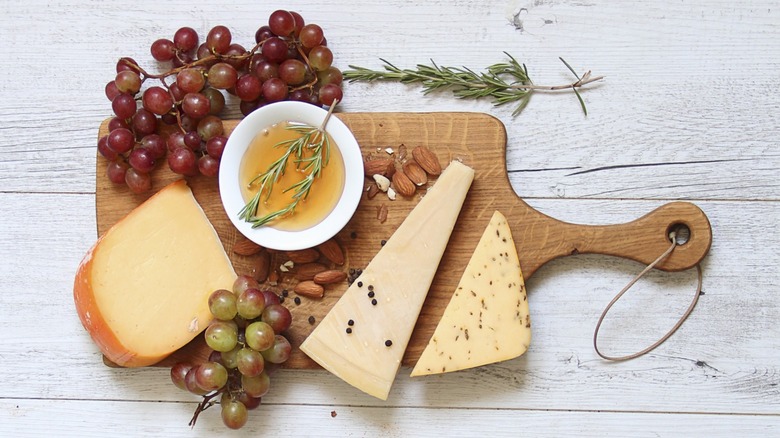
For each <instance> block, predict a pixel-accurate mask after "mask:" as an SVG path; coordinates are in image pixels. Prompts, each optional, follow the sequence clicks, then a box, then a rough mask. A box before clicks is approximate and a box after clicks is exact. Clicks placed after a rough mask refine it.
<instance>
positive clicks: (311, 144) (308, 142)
mask: <svg viewBox="0 0 780 438" xmlns="http://www.w3.org/2000/svg"><path fill="white" fill-rule="evenodd" d="M337 103H338V101H334V102H333V105H331V106H330V108H329V109H328V113H327V114H326V115H325V120H323V121H322V124H320V126H319V127H313V126H309V125H292V126H288V127H287V129H289V130H292V131H295V132H296V133H298V134H300V137H298V138H295V139H291V140H285V141H282V142H279V143H277V144H275V145H274V147H275V148H277V147H285V148H286V150H285V152H284V154H282V156H281V157H279V158H278V159H277V160H276V161H274V162H273V163H271V165H270V166H268V170H266V171H265V172H263V173H261V174H259V175H257V176H256V177H255V178H254V179H252V181H250V182H249V185H250V186H252V185H254V184H259V185H260V188H259V190H258V191H257V193H255V195H254V196H253V197H252V199H250V200H249V202H247V204H246V205H245V206H244V208H242V209H241V211H240V212H239V213H238V217H239V218H240V219H243V220H245V221H247V222H249V223H251V224H252V228H258V227H262V226H263V225H266V224H268V223H270V222H272V221H274V220H276V219H279V218H282V217H284V216H286V215H288V214H290V213H292V212H293V211H295V208H296V207H297V206H298V203H300V202H301V201H303V200H305V199H306V198H307V197H308V196H309V192H310V191H311V187H312V185H313V184H314V180H315V179H316V178H318V177H319V176H320V175H321V174H322V168H323V167H325V166H327V165H328V162H329V161H330V137H328V135H327V133H326V132H325V126H326V125H327V124H328V120H329V119H330V116H331V115H332V114H333V109H334V108H335V107H336V104H337ZM307 150H308V151H310V152H311V155H310V156H308V157H305V156H304V152H306V151H307ZM290 157H294V160H295V161H294V162H295V167H296V169H300V170H302V171H303V173H305V174H306V177H305V178H303V179H301V180H300V181H298V182H297V183H295V184H293V185H292V186H290V187H287V188H286V189H284V190H282V193H287V192H289V191H291V190H294V191H295V193H294V194H293V199H292V201H291V202H290V203H289V204H288V205H287V206H286V207H284V208H282V209H279V210H276V211H273V212H271V213H268V214H266V215H264V216H259V217H258V216H256V215H257V209H258V207H259V206H260V202H261V200H264V201H267V200H268V198H270V196H271V192H272V191H273V188H274V184H275V183H277V182H278V181H279V178H281V177H282V175H284V171H285V169H286V168H287V163H288V162H289V160H290ZM301 166H303V167H302V168H301Z"/></svg>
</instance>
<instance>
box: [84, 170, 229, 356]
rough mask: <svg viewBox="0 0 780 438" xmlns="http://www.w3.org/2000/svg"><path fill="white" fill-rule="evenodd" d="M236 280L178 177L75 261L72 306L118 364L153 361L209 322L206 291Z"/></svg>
mask: <svg viewBox="0 0 780 438" xmlns="http://www.w3.org/2000/svg"><path fill="white" fill-rule="evenodd" d="M235 278H236V274H235V271H234V270H233V267H232V265H231V263H230V259H229V258H228V256H227V254H226V253H225V250H224V248H223V247H222V243H221V242H220V240H219V236H218V235H217V233H216V231H215V230H214V228H213V227H212V225H211V223H210V222H209V220H208V218H207V217H206V215H205V214H204V212H203V210H202V209H201V207H200V205H198V203H197V201H196V200H195V198H194V197H193V196H192V192H191V191H190V189H189V187H187V185H186V183H185V182H184V180H180V181H177V182H175V183H172V184H170V185H168V186H167V187H165V188H163V189H162V190H160V191H159V192H158V193H156V194H155V195H153V196H152V197H151V198H149V199H148V200H147V201H146V202H144V203H143V204H141V205H140V206H138V207H137V208H136V209H134V210H133V211H131V212H130V213H129V214H128V215H127V216H125V217H124V218H123V219H122V220H121V221H119V222H117V223H116V224H115V225H114V226H113V227H111V229H109V230H108V231H107V232H106V233H105V234H104V235H103V236H101V237H100V238H99V239H98V241H97V242H96V243H95V245H94V246H93V247H92V248H91V249H90V250H89V252H88V253H87V255H86V256H85V257H84V259H83V260H82V262H81V264H80V265H79V268H78V272H77V273H76V278H75V281H74V286H73V296H74V300H75V302H76V310H77V312H78V315H79V318H80V319H81V322H82V325H84V328H86V329H87V331H88V332H89V334H90V336H91V337H92V339H93V340H94V341H95V343H96V344H97V345H98V347H99V348H100V350H101V352H102V353H103V354H104V355H105V356H106V357H107V358H108V359H109V360H111V361H112V362H114V363H116V364H117V365H121V366H126V367H138V366H146V365H151V364H154V363H156V362H158V361H160V360H162V359H163V358H165V357H166V356H168V355H169V354H171V353H172V352H174V351H176V350H177V349H178V348H180V347H182V346H183V345H185V344H186V343H187V342H189V341H190V340H192V339H193V338H194V337H195V336H197V335H198V334H199V333H200V332H201V331H202V330H203V329H205V328H206V326H207V325H208V324H209V322H210V321H211V319H212V316H211V312H210V311H209V307H208V296H209V294H210V293H211V292H213V291H214V290H216V289H220V288H230V287H231V285H232V283H233V281H234V280H235Z"/></svg>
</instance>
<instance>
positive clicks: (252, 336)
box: [244, 321, 276, 351]
mask: <svg viewBox="0 0 780 438" xmlns="http://www.w3.org/2000/svg"><path fill="white" fill-rule="evenodd" d="M244 335H245V336H246V344H247V345H248V346H249V347H250V348H252V349H254V350H257V351H263V350H267V349H269V348H271V347H273V345H274V336H275V335H276V334H275V333H274V329H273V327H271V326H270V325H268V323H266V322H263V321H256V322H253V323H251V324H249V325H248V326H247V328H246V330H245V331H244Z"/></svg>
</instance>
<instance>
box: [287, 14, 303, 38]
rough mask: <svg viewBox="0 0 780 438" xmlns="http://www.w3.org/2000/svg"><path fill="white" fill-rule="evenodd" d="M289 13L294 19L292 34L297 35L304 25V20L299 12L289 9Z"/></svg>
mask: <svg viewBox="0 0 780 438" xmlns="http://www.w3.org/2000/svg"><path fill="white" fill-rule="evenodd" d="M290 15H292V16H293V18H294V19H295V31H294V32H293V35H295V36H299V35H300V34H301V29H303V26H305V25H306V22H305V21H304V20H303V17H302V16H301V14H299V13H297V12H295V11H290Z"/></svg>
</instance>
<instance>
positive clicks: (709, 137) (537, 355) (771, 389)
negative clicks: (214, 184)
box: [0, 0, 780, 437]
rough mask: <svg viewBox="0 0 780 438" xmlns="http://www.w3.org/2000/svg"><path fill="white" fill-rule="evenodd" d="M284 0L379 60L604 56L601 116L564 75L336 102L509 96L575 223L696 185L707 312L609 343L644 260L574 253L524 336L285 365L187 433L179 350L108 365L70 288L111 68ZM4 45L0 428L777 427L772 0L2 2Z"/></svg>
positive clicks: (535, 175) (409, 432)
mask: <svg viewBox="0 0 780 438" xmlns="http://www.w3.org/2000/svg"><path fill="white" fill-rule="evenodd" d="M279 7H282V8H287V9H293V10H298V11H300V12H302V13H303V15H304V17H305V18H306V19H307V21H309V22H317V23H319V24H320V25H322V27H323V28H324V29H325V32H326V35H327V37H328V41H329V45H330V46H331V47H332V48H333V50H334V52H335V58H336V61H335V64H336V65H337V66H339V67H342V68H346V66H347V65H348V64H356V65H362V66H367V67H379V65H380V64H379V60H378V58H379V57H383V58H386V59H388V60H390V61H392V62H394V63H395V64H397V65H399V66H404V67H407V66H412V65H414V64H415V63H418V62H421V63H425V62H428V60H429V59H431V58H433V59H434V60H435V61H436V62H437V63H439V64H441V65H466V66H468V67H471V68H475V69H479V68H482V67H485V66H487V65H489V64H492V63H495V62H498V61H502V60H504V59H505V58H504V55H503V53H502V52H503V51H507V52H510V53H512V54H513V55H515V56H516V57H518V59H520V60H521V61H522V62H525V63H526V64H527V66H528V69H529V72H530V74H531V75H532V78H533V79H534V80H535V82H536V83H551V84H557V83H565V82H569V81H570V80H571V76H570V75H569V74H568V72H567V71H566V69H565V67H564V66H563V65H562V64H561V63H560V62H559V61H558V57H559V56H561V57H563V58H565V59H566V60H567V61H568V62H569V63H571V64H572V66H573V67H574V68H575V69H577V70H578V71H585V70H586V69H592V70H593V72H594V74H603V75H606V76H607V79H606V80H605V81H603V83H601V84H599V85H597V86H595V87H591V88H590V89H588V90H587V91H585V92H583V97H584V99H585V101H586V102H587V105H588V109H589V111H590V114H589V116H587V117H584V116H583V114H582V112H581V110H580V108H579V106H578V104H577V101H576V99H575V97H574V96H573V95H571V94H566V93H564V94H557V95H553V94H547V95H542V94H540V95H537V96H535V97H533V99H532V101H531V104H530V105H529V106H528V108H527V109H526V111H525V112H524V113H522V115H520V116H518V117H514V118H513V117H512V116H511V109H510V108H498V109H495V108H493V107H492V106H491V103H490V102H488V101H479V102H472V101H468V102H467V101H460V100H457V99H454V98H452V97H451V96H450V95H449V94H446V93H435V94H433V95H430V96H427V97H426V96H423V95H422V94H421V93H420V92H419V90H418V89H417V88H415V87H411V86H404V85H399V84H376V85H365V84H351V85H348V86H346V87H345V90H346V94H345V101H344V103H343V107H342V108H341V110H342V111H349V112H358V111H478V112H487V113H490V114H493V115H495V116H496V117H498V118H499V119H500V120H501V121H502V122H503V123H504V124H505V125H506V127H507V130H508V133H509V140H508V142H509V143H508V150H507V161H508V170H509V172H510V173H509V175H510V179H511V181H512V184H513V186H514V188H515V190H516V191H517V192H518V194H520V196H522V197H523V198H524V199H525V200H526V201H527V202H528V203H530V204H531V205H532V206H534V207H536V208H538V209H540V210H542V211H544V212H545V213H548V214H550V215H552V216H554V217H557V218H560V219H563V220H567V221H572V222H579V223H598V224H603V223H617V222H625V221H629V220H631V219H634V218H636V217H638V216H640V215H642V214H644V213H646V212H648V211H650V210H652V209H653V208H655V207H657V206H659V205H661V204H663V203H665V202H668V201H670V200H675V199H685V200H690V201H693V202H695V203H696V204H697V205H699V206H700V207H701V208H702V209H703V210H704V211H705V212H706V213H707V215H708V216H709V218H710V220H711V222H712V227H713V232H714V242H713V246H712V250H711V252H710V254H709V256H708V257H707V258H706V259H705V260H704V263H703V269H704V292H705V294H704V295H703V296H702V297H701V300H700V302H699V305H698V307H697V308H696V310H695V311H694V312H693V314H692V315H691V317H690V319H689V320H688V321H687V322H686V323H685V324H684V325H683V326H682V328H681V329H680V330H679V331H678V333H677V334H676V335H675V336H673V337H672V338H671V339H670V340H669V341H668V342H666V343H665V344H664V345H662V346H661V347H660V348H658V349H657V350H655V351H654V352H652V353H651V354H649V355H647V356H645V357H642V358H640V359H636V360H633V361H629V362H625V363H608V362H605V361H603V360H601V359H599V358H598V357H597V356H596V354H595V352H594V351H593V348H592V345H591V337H592V334H593V328H594V326H595V323H596V319H597V317H598V315H599V313H600V311H601V310H602V308H603V307H604V306H605V305H606V303H607V302H608V301H609V299H610V298H611V297H612V295H613V294H614V293H616V292H617V291H618V290H619V289H620V288H621V287H622V286H623V284H625V283H626V282H627V281H628V280H629V279H630V278H631V277H632V276H633V275H635V273H637V272H638V271H639V270H640V269H641V266H639V265H638V264H636V263H634V262H629V261H625V260H619V259H614V258H610V257H606V256H577V257H569V258H566V259H562V260H558V261H555V262H552V263H550V264H548V265H546V266H545V267H543V268H542V269H541V270H540V271H539V272H538V273H537V274H535V275H534V277H533V278H531V279H530V281H529V282H528V290H529V291H530V305H531V312H532V315H533V317H534V339H533V342H532V345H531V348H530V350H529V351H528V353H527V354H526V355H525V356H523V357H521V358H519V359H516V360H512V361H508V362H505V363H501V364H497V365H493V366H488V367H484V368H480V369H476V370H472V371H464V372H458V373H453V374H449V375H444V376H434V377H430V378H424V379H415V380H411V379H409V378H408V377H407V375H408V373H407V372H406V371H408V370H402V372H401V373H399V375H398V377H397V380H396V383H395V386H394V387H393V390H392V392H391V396H390V398H389V400H388V401H387V402H382V401H378V400H376V399H374V398H371V397H369V396H366V395H364V394H362V393H360V392H359V391H357V390H355V389H353V388H352V387H349V386H348V385H346V384H344V383H343V382H342V381H340V380H339V379H337V378H335V377H333V376H331V375H330V374H328V373H326V372H324V371H281V372H278V373H277V374H275V376H274V380H273V389H272V392H271V394H270V395H268V396H267V397H266V398H264V400H263V402H264V405H263V406H262V407H261V408H260V409H259V410H258V411H253V412H251V415H250V420H249V423H248V424H247V426H246V427H245V428H244V429H243V430H242V431H240V432H238V433H230V432H229V431H227V430H226V429H225V428H224V427H223V426H222V424H221V420H220V418H219V415H218V412H217V410H216V409H215V410H214V411H207V412H205V413H204V414H203V415H202V416H201V418H200V420H199V422H198V424H197V426H196V428H195V429H194V430H190V428H189V427H188V426H187V422H188V421H189V418H190V416H191V414H192V411H193V409H194V407H195V403H196V399H195V398H194V397H191V396H189V395H188V394H186V393H184V392H182V391H180V390H178V389H177V388H175V387H174V386H173V385H172V384H170V381H169V377H168V372H167V370H164V369H135V370H120V369H110V368H107V367H105V366H103V364H102V362H101V359H100V355H99V353H98V350H97V349H96V347H95V346H94V345H93V344H92V342H91V341H90V338H89V336H88V335H87V334H86V332H85V331H84V330H83V328H82V327H81V324H80V323H79V320H78V318H77V316H76V313H75V309H74V304H73V301H72V295H71V294H72V281H73V276H74V273H75V270H76V266H77V264H78V263H79V261H80V259H81V257H82V256H83V254H84V253H85V251H86V250H87V249H88V248H89V247H90V246H91V245H92V243H93V242H94V241H95V239H96V238H97V235H96V225H95V178H96V177H97V178H102V177H103V175H102V174H101V175H97V176H96V174H95V144H96V135H97V128H98V125H99V123H100V122H101V121H102V120H103V119H104V118H106V117H108V116H109V115H110V112H111V110H110V105H109V104H108V102H107V101H106V99H105V97H104V94H103V86H104V84H105V83H106V82H107V81H109V80H111V79H112V78H113V76H114V64H115V62H116V60H117V59H118V58H119V57H120V56H132V57H134V58H135V59H136V60H138V61H139V62H141V63H142V64H144V65H147V66H153V65H154V64H153V63H152V62H150V61H151V57H150V56H149V54H148V53H149V52H148V50H149V49H148V47H149V45H150V44H151V42H152V41H154V40H155V39H157V38H160V37H168V38H170V37H172V35H173V32H174V31H175V30H176V29H177V28H178V27H180V26H184V25H189V26H192V27H194V28H196V29H197V30H198V31H199V32H200V34H201V36H203V35H205V33H206V32H207V30H208V29H209V28H210V27H211V26H213V25H216V24H225V25H228V26H229V27H230V28H231V29H232V30H233V31H234V38H235V39H236V40H238V41H239V42H244V43H250V42H251V41H253V36H254V32H255V30H256V29H257V27H259V26H260V25H262V24H264V23H265V22H266V20H267V16H268V14H269V13H270V12H272V11H273V10H274V9H277V8H279ZM0 41H2V47H3V48H2V53H3V54H2V61H1V62H0V64H2V67H3V68H2V73H1V74H0V148H1V149H0V184H1V185H0V230H2V238H0V279H2V281H1V282H0V330H1V332H0V333H1V334H0V436H4V437H5V436H79V437H85V436H107V435H121V436H209V435H210V436H214V435H213V434H214V433H219V434H222V435H224V436H232V435H236V436H239V435H243V436H404V437H405V436H431V435H441V436H445V435H446V436H468V437H470V436H520V435H521V434H523V435H530V436H544V435H549V436H566V435H574V434H580V435H589V436H620V437H625V436H659V435H660V436H733V435H736V436H778V435H780V287H778V285H777V284H778V280H777V274H778V265H779V264H780V256H778V248H779V247H780V233H779V232H778V231H779V230H778V216H780V203H779V202H778V201H780V174H779V173H778V169H779V168H780V152H779V151H778V147H779V145H778V137H779V135H778V134H779V133H780V116H779V115H778V114H780V98H779V97H778V91H777V90H778V83H780V73H778V72H780V3H779V2H777V1H758V0H757V1H743V2H735V1H724V0H707V1H703V0H695V1H676V2H655V1H649V0H648V1H620V2H618V1H604V0H593V1H565V0H561V1H559V0H535V1H534V0H505V1H500V0H492V1H481V0H459V1H441V0H436V1H430V2H418V1H404V0H382V1H366V2H354V1H344V0H333V1H325V0H316V1H310V2H303V1H296V0H288V1H286V2H284V3H278V4H276V5H273V4H270V3H268V2H256V1H225V2H210V3H201V2H184V1H179V0H166V1H141V0H139V1H136V2H130V3H128V2H111V1H107V2H84V1H73V0H70V1H58V2H48V1H42V0H24V1H22V0H5V1H4V2H2V4H0ZM233 112H234V114H235V115H237V112H236V111H235V109H234V110H233ZM521 256H522V255H521ZM695 283H696V280H695V273H694V271H686V272H682V273H676V274H668V273H662V272H653V273H651V274H650V275H649V276H648V277H647V278H646V279H644V280H643V281H642V282H640V284H639V285H638V286H637V288H636V289H634V290H632V291H631V292H630V293H629V294H628V295H627V296H626V298H625V299H624V301H621V303H620V304H619V305H618V306H617V307H616V308H615V309H614V311H613V312H614V313H613V314H612V317H611V318H610V319H609V320H608V322H607V323H606V324H605V327H604V330H605V331H604V336H605V337H604V345H605V348H608V349H609V350H610V351H614V352H618V353H619V352H629V351H630V350H633V349H635V348H636V347H639V346H641V345H644V344H646V343H649V342H650V341H652V340H653V339H654V338H656V337H657V336H659V335H660V334H662V333H663V332H664V331H665V330H666V329H668V328H669V327H671V325H672V324H673V323H674V321H675V320H676V318H677V316H678V315H679V314H680V313H681V312H682V310H683V309H684V308H685V306H686V305H687V302H688V300H689V299H690V296H691V293H692V292H693V290H694V287H695Z"/></svg>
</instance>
